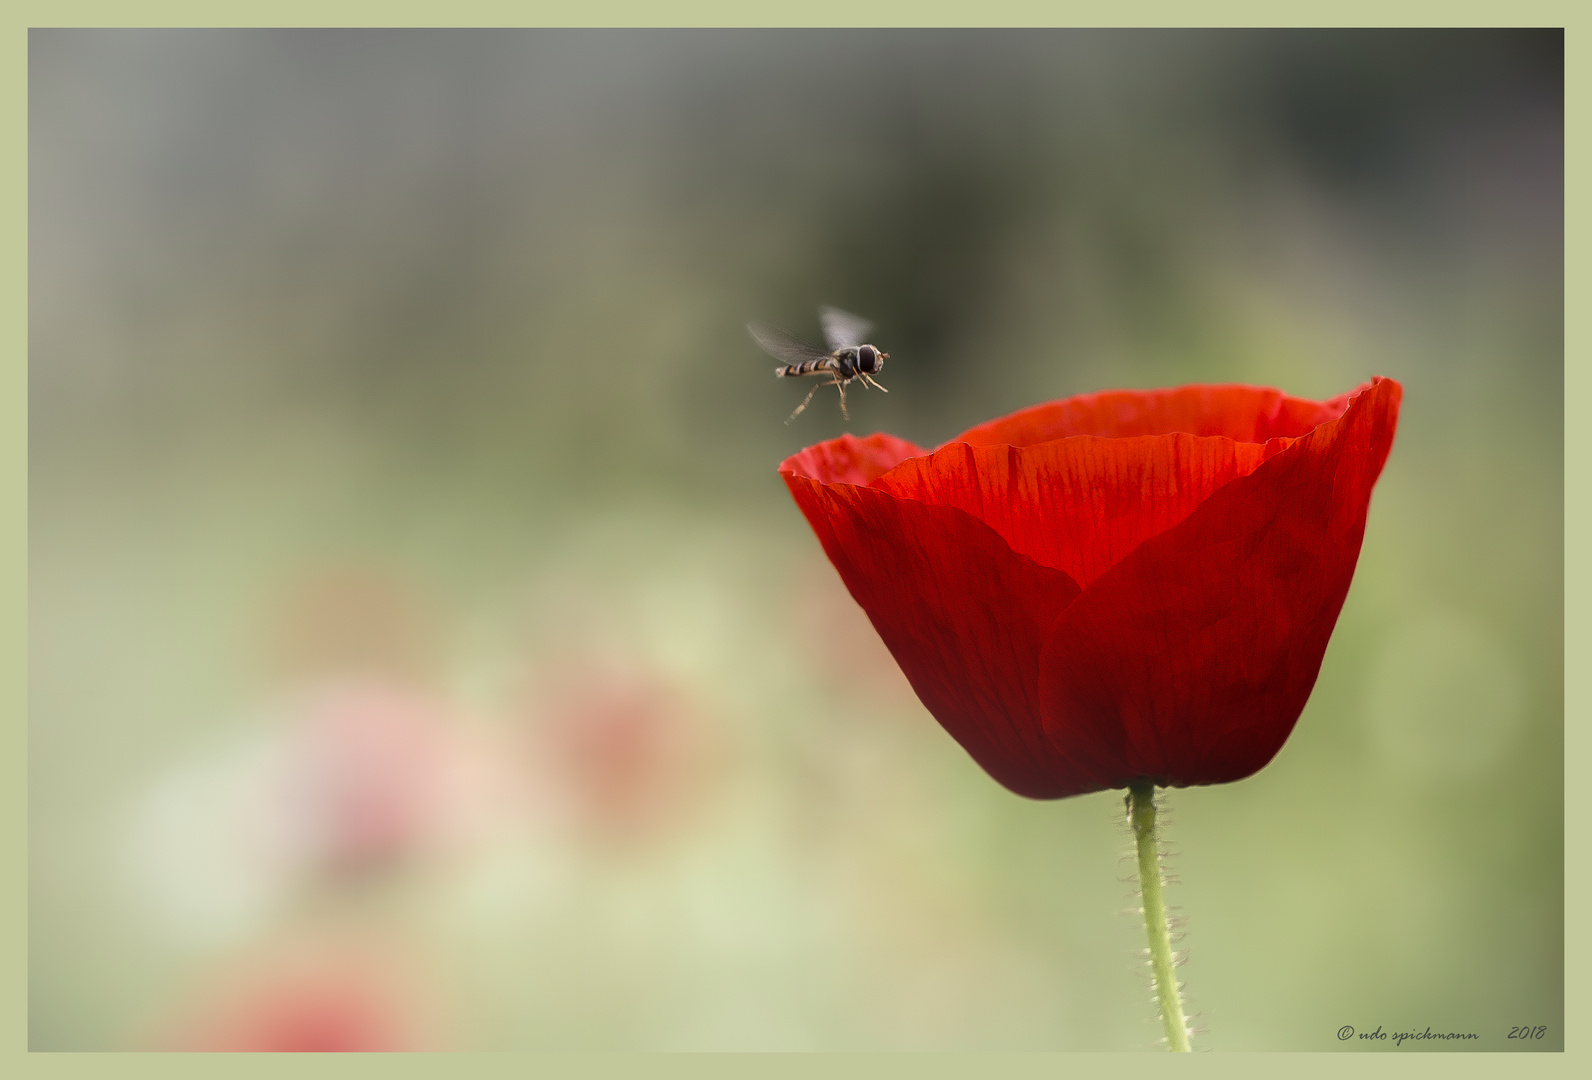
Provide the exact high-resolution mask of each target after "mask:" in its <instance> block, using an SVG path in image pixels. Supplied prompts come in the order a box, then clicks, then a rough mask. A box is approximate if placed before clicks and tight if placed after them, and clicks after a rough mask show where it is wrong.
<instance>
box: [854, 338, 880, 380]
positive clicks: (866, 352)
mask: <svg viewBox="0 0 1592 1080" xmlns="http://www.w3.org/2000/svg"><path fill="white" fill-rule="evenodd" d="M878 361H879V351H878V350H877V349H875V348H874V347H873V346H872V345H864V346H863V347H862V348H860V349H858V350H857V366H858V367H860V368H861V369H862V370H863V371H866V372H869V373H870V374H871V373H872V372H874V371H877V370H878V367H879V364H878Z"/></svg>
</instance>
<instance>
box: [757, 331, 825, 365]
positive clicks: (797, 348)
mask: <svg viewBox="0 0 1592 1080" xmlns="http://www.w3.org/2000/svg"><path fill="white" fill-rule="evenodd" d="M746 329H747V332H748V333H750V334H751V335H752V340H753V341H755V342H757V343H758V345H760V346H762V349H763V351H764V352H766V353H768V355H770V356H772V357H773V358H774V359H776V360H778V361H780V362H781V363H785V364H801V363H805V362H806V361H808V360H824V359H827V358H828V356H829V354H828V353H826V352H824V351H822V350H821V349H818V348H816V347H814V346H812V345H809V344H807V343H806V342H805V341H802V340H801V339H799V338H797V337H794V336H793V335H792V334H791V333H790V332H789V331H787V330H781V329H780V328H779V327H777V326H770V325H768V323H757V322H753V323H747V324H746Z"/></svg>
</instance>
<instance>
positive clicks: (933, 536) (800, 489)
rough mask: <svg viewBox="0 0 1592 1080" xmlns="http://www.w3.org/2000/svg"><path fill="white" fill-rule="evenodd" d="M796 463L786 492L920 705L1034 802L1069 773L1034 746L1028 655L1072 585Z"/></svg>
mask: <svg viewBox="0 0 1592 1080" xmlns="http://www.w3.org/2000/svg"><path fill="white" fill-rule="evenodd" d="M862 441H864V440H853V442H862ZM804 464H811V459H807V460H806V461H805V462H804V461H802V460H801V456H800V455H798V457H794V458H790V459H788V460H787V461H786V462H785V463H784V465H782V466H781V469H780V472H781V474H782V475H783V476H784V477H785V483H786V484H787V485H788V486H789V488H790V490H791V494H792V495H793V496H794V497H795V499H796V503H797V505H798V506H799V507H801V510H802V513H803V514H805V515H806V517H807V520H808V522H809V523H810V524H811V525H812V528H813V531H814V532H815V533H816V534H817V535H818V540H819V542H820V543H821V544H822V545H823V548H824V551H825V553H827V554H828V556H829V559H830V561H831V562H833V563H834V565H835V569H836V570H838V571H839V572H840V577H841V580H843V581H844V582H845V583H846V588H847V589H849V590H850V591H851V595H852V596H853V597H854V598H855V599H856V601H857V603H858V604H860V605H861V606H862V609H863V610H864V611H865V612H867V613H868V618H869V619H870V620H872V622H873V625H874V629H875V630H877V631H878V633H879V636H880V638H882V639H883V640H884V643H885V645H886V646H888V647H889V649H890V652H891V653H892V654H893V655H894V656H895V658H896V661H897V662H898V663H899V664H900V665H901V670H902V671H903V672H904V673H905V674H906V677H907V679H908V681H909V682H911V684H912V688H913V689H914V690H915V691H917V694H918V697H919V699H920V700H922V702H923V704H924V705H925V706H926V707H927V708H928V710H929V712H930V713H932V714H933V715H934V717H935V719H936V720H938V721H939V722H940V724H941V725H942V726H943V727H944V728H945V729H946V731H948V732H949V733H950V734H951V736H952V737H953V738H955V739H956V741H957V742H959V743H961V745H962V746H963V748H964V749H966V750H967V752H968V753H969V754H970V755H972V757H973V759H974V760H975V761H977V762H978V763H979V764H980V765H981V766H983V767H984V769H985V771H987V772H988V773H989V774H990V775H991V776H993V777H994V778H995V779H996V780H998V781H1000V782H1001V783H1002V784H1004V785H1006V787H1008V788H1010V789H1011V790H1013V791H1015V792H1018V793H1019V794H1024V795H1030V796H1033V797H1036V798H1038V797H1043V795H1044V794H1045V793H1046V792H1048V791H1049V790H1050V788H1051V786H1052V784H1053V779H1052V778H1053V777H1055V776H1057V775H1071V774H1072V773H1073V771H1074V769H1073V767H1072V765H1071V763H1070V761H1069V759H1068V755H1067V751H1066V749H1065V748H1064V747H1062V746H1059V745H1056V744H1054V743H1053V742H1049V741H1047V740H1046V739H1045V737H1044V727H1043V725H1042V724H1041V723H1040V715H1039V695H1038V688H1039V653H1040V647H1041V645H1042V644H1043V642H1044V640H1045V637H1046V634H1047V632H1048V631H1049V629H1050V627H1051V624H1052V623H1054V622H1055V619H1056V616H1057V614H1058V613H1059V612H1061V611H1062V610H1064V609H1065V608H1066V607H1067V605H1068V604H1070V603H1072V602H1073V600H1074V599H1075V598H1076V597H1077V596H1078V592H1079V590H1078V586H1077V584H1076V583H1075V582H1074V581H1073V580H1072V579H1071V578H1070V577H1068V576H1067V575H1066V574H1064V573H1062V572H1061V571H1059V570H1054V569H1051V568H1048V567H1044V566H1041V565H1039V564H1038V563H1035V562H1034V561H1033V560H1032V559H1029V558H1028V557H1026V556H1024V555H1021V554H1018V553H1016V552H1014V551H1012V549H1011V548H1010V547H1009V546H1008V545H1007V543H1006V542H1005V541H1004V540H1002V539H1001V538H1000V536H999V535H997V534H996V533H995V531H994V530H992V529H991V528H990V527H989V526H987V525H985V524H983V523H982V522H980V521H978V520H977V519H975V518H973V517H972V516H970V515H968V514H967V513H965V512H963V511H962V510H959V509H957V508H955V507H940V506H930V505H927V504H924V503H921V502H916V501H913V500H910V499H899V498H896V497H895V496H893V495H891V494H889V493H887V492H883V491H876V490H872V489H870V488H866V487H858V486H853V485H851V484H829V485H826V484H824V483H822V482H820V481H819V480H818V479H816V478H814V477H811V476H808V475H803V474H802V472H801V471H800V469H801V467H802V466H803V465H804Z"/></svg>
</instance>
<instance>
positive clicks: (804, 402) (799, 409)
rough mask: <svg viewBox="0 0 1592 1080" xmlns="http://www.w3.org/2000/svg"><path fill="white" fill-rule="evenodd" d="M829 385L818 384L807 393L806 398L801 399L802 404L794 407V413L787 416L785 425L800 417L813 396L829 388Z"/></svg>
mask: <svg viewBox="0 0 1592 1080" xmlns="http://www.w3.org/2000/svg"><path fill="white" fill-rule="evenodd" d="M829 385H831V384H830V383H819V384H818V385H817V386H815V387H813V388H812V389H811V390H809V391H807V396H806V397H805V398H803V399H802V403H801V404H800V405H798V406H796V411H795V412H793V413H791V414H790V415H789V416H787V417H786V418H785V423H787V424H788V423H790V422H791V421H792V420H794V419H796V418H797V417H798V416H800V415H801V414H802V410H803V409H805V408H807V403H808V402H810V401H812V400H813V395H814V394H816V393H818V391H820V390H822V389H823V388H824V387H826V386H829Z"/></svg>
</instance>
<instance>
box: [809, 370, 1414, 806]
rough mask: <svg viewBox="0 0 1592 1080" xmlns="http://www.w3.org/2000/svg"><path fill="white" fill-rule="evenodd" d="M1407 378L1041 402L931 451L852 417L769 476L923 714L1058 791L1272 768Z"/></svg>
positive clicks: (989, 759)
mask: <svg viewBox="0 0 1592 1080" xmlns="http://www.w3.org/2000/svg"><path fill="white" fill-rule="evenodd" d="M1402 396H1403V388H1402V387H1400V386H1399V384H1398V383H1396V382H1394V381H1392V380H1391V379H1382V378H1378V379H1373V380H1372V381H1371V382H1370V383H1368V384H1367V385H1365V386H1362V387H1360V388H1359V389H1358V390H1355V391H1353V392H1351V393H1348V394H1344V395H1343V396H1341V397H1337V398H1333V399H1332V400H1331V401H1326V402H1315V401H1304V400H1301V399H1299V398H1292V397H1288V396H1286V395H1285V394H1283V393H1281V392H1280V391H1277V390H1271V389H1263V388H1258V387H1250V386H1185V387H1181V388H1178V389H1175V390H1152V391H1132V390H1118V391H1110V392H1107V393H1100V394H1088V395H1084V396H1082V397H1075V398H1069V399H1067V400H1065V401H1057V402H1052V403H1050V404H1047V405H1038V406H1035V407H1033V408H1031V409H1024V410H1023V411H1021V412H1017V413H1013V414H1012V415H1011V416H1007V417H1004V418H1002V419H1000V420H993V421H991V422H989V423H987V424H982V425H980V426H978V427H975V428H973V429H971V430H969V431H966V432H964V433H963V434H961V435H960V436H958V437H957V438H955V439H953V440H951V441H950V442H948V443H946V444H945V445H944V446H942V447H940V448H939V449H938V450H935V451H933V452H932V453H931V452H928V451H924V450H921V449H919V448H918V447H916V446H913V445H912V444H911V443H908V442H905V441H903V440H901V439H897V438H894V437H892V436H890V435H884V434H877V435H871V436H869V437H868V438H866V439H858V438H854V437H852V436H850V435H843V436H841V437H840V438H838V439H834V440H831V441H829V442H825V443H819V444H818V445H817V446H811V447H808V448H807V449H806V450H803V451H802V452H801V453H799V454H795V455H793V456H792V457H790V458H788V459H786V460H785V461H784V462H783V463H782V464H781V465H780V473H781V475H783V476H784V478H785V483H786V484H787V485H788V486H789V487H790V490H791V494H792V495H794V496H795V498H796V502H797V505H799V506H800V507H801V509H802V513H804V514H805V515H806V516H807V520H808V522H809V523H810V524H811V525H812V527H813V531H814V532H816V533H817V534H818V539H819V542H820V543H822V544H823V547H824V551H825V553H826V554H828V556H829V560H830V561H831V562H832V563H834V565H835V568H836V569H837V570H838V571H839V572H840V576H841V578H842V579H843V580H844V581H845V583H846V587H847V588H848V589H850V590H851V595H852V596H853V597H854V598H855V599H856V601H857V603H859V604H861V605H862V608H863V610H864V611H866V612H867V613H868V617H869V618H870V619H871V620H872V621H873V625H874V628H875V629H876V630H878V632H879V636H880V637H881V638H883V639H884V643H885V644H886V645H887V646H889V648H890V651H891V653H893V654H894V655H895V658H896V661H897V662H898V663H899V664H900V665H901V669H902V671H904V672H905V673H906V676H907V679H908V680H910V681H911V683H912V687H913V689H914V690H916V691H917V694H918V697H919V698H921V699H922V701H923V703H924V705H925V706H927V707H928V710H929V712H931V713H933V714H934V716H935V718H936V719H938V720H939V722H940V723H941V724H942V725H943V726H944V727H945V729H946V730H947V731H948V732H950V733H951V735H952V737H954V738H955V739H956V741H957V742H959V743H961V744H962V746H963V747H964V748H965V749H966V750H967V752H968V753H969V754H971V755H972V756H973V758H974V760H975V761H977V762H978V763H979V764H980V765H982V766H983V767H984V769H985V770H986V771H987V772H989V774H990V775H991V776H993V777H994V778H995V779H996V780H998V781H1000V782H1001V783H1002V784H1004V785H1005V786H1006V787H1008V788H1010V789H1011V790H1012V791H1015V792H1017V793H1018V794H1019V795H1026V796H1029V797H1031V798H1036V799H1055V798H1062V797H1065V796H1068V795H1079V794H1082V793H1084V792H1088V791H1099V790H1102V789H1105V788H1114V787H1125V786H1127V785H1128V784H1129V783H1130V782H1131V781H1134V780H1138V779H1145V778H1148V779H1152V780H1154V781H1155V782H1156V783H1157V784H1160V785H1165V786H1174V787H1184V786H1188V785H1191V784H1215V783H1223V782H1226V781H1229V780H1239V779H1242V778H1243V777H1245V776H1249V775H1250V774H1252V773H1254V772H1255V771H1256V770H1258V769H1260V768H1261V767H1262V766H1264V765H1265V764H1266V763H1267V762H1268V761H1270V760H1271V759H1272V757H1273V756H1274V755H1275V754H1276V753H1277V751H1278V750H1279V749H1280V748H1281V747H1282V744H1283V742H1284V740H1286V739H1287V737H1288V733H1289V732H1290V731H1291V730H1292V729H1293V725H1294V722H1295V721H1296V720H1297V719H1298V718H1299V713H1300V711H1301V710H1302V709H1303V708H1304V705H1305V701H1306V699H1307V698H1308V697H1309V696H1310V690H1311V687H1313V686H1314V685H1315V681H1316V674H1317V673H1318V672H1319V671H1320V668H1321V657H1322V654H1323V653H1324V652H1325V651H1326V648H1327V639H1328V638H1329V637H1330V636H1331V634H1332V627H1333V624H1334V623H1335V622H1336V621H1337V618H1338V611H1339V610H1340V609H1341V608H1342V606H1343V599H1344V596H1345V595H1347V593H1348V590H1349V581H1350V579H1351V578H1352V577H1353V576H1354V564H1355V560H1356V559H1357V558H1358V557H1359V553H1360V541H1361V538H1362V537H1363V536H1364V533H1365V515H1366V508H1367V505H1368V504H1369V502H1370V498H1371V487H1372V485H1373V484H1375V483H1376V478H1377V476H1378V475H1379V474H1380V473H1381V471H1382V465H1383V462H1385V461H1386V460H1387V455H1388V451H1389V449H1390V448H1391V447H1392V445H1393V431H1394V428H1395V427H1396V426H1397V423H1398V409H1399V401H1400V398H1401V397H1402Z"/></svg>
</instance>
